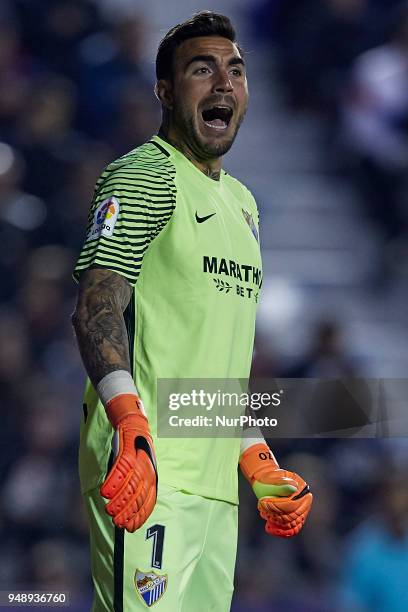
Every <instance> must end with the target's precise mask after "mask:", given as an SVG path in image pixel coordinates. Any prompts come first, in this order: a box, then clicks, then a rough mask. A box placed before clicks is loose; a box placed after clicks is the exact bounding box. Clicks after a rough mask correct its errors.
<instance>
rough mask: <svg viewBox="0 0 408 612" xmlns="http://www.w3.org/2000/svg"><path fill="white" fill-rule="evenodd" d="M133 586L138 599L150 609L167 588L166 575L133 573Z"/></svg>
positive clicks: (137, 571) (139, 571) (138, 571)
mask: <svg viewBox="0 0 408 612" xmlns="http://www.w3.org/2000/svg"><path fill="white" fill-rule="evenodd" d="M135 586H136V590H137V592H138V593H139V596H140V598H141V599H142V600H143V602H144V603H145V604H146V606H147V607H148V608H150V607H151V606H152V605H153V604H155V603H156V602H157V601H159V599H160V598H161V597H162V595H163V594H164V592H165V590H166V587H167V574H163V575H160V574H156V572H153V571H151V572H147V573H145V572H142V571H141V570H139V569H137V570H136V572H135Z"/></svg>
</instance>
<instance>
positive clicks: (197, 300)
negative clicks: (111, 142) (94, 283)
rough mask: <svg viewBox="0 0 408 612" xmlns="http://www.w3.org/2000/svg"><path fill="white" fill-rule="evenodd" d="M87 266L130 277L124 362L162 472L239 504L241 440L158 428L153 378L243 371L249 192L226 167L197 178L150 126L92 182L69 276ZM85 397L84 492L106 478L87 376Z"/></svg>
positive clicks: (257, 262)
mask: <svg viewBox="0 0 408 612" xmlns="http://www.w3.org/2000/svg"><path fill="white" fill-rule="evenodd" d="M106 211H108V212H107V213H106ZM104 215H105V216H104ZM95 265H96V266H101V267H105V268H108V269H110V270H114V271H116V272H118V273H119V274H122V275H123V276H125V277H126V278H127V279H128V280H129V282H131V283H132V285H134V304H135V307H134V309H133V312H132V320H131V321H130V325H129V329H130V330H131V332H130V342H131V347H130V348H131V354H132V355H133V364H132V365H133V372H134V380H135V384H136V387H137V389H138V391H139V394H140V396H141V399H142V401H143V404H144V406H145V409H146V412H147V415H148V419H149V423H150V426H151V430H152V435H153V438H154V444H155V449H156V454H157V462H158V473H159V480H160V482H163V483H166V484H167V485H171V486H174V487H176V488H177V489H179V490H183V491H187V492H189V493H193V494H196V495H201V496H204V497H209V498H214V499H219V500H224V501H227V502H231V503H234V504H236V503H238V494H237V489H238V486H237V465H238V458H239V448H240V440H239V439H238V438H235V439H234V438H233V439H231V438H230V439H228V438H221V437H217V438H201V439H194V438H179V439H175V438H164V437H158V436H157V379H160V378H167V379H169V378H170V379H180V378H184V379H185V378H192V379H204V378H207V379H208V378H218V379H247V378H248V376H249V372H250V366H251V359H252V349H253V339H254V329H255V314H256V307H257V301H258V296H259V291H260V286H261V284H262V271H261V258H260V249H259V240H258V212H257V208H256V203H255V200H254V198H253V196H252V195H251V193H250V192H249V190H248V189H247V188H246V187H244V186H243V185H242V184H241V183H240V182H239V181H237V180H236V179H234V178H232V177H231V176H229V175H228V174H227V173H226V172H224V171H222V173H221V178H220V180H219V181H214V180H213V179H211V178H209V177H207V176H205V175H204V174H203V173H202V172H201V171H200V170H199V169H198V168H196V167H195V166H194V165H193V164H192V163H191V162H190V161H189V160H188V159H187V158H186V157H185V156H184V155H183V154H182V153H180V152H179V151H178V150H176V149H175V148H173V147H172V146H171V145H169V144H168V143H167V142H165V141H164V140H162V139H161V138H159V137H157V136H154V137H153V138H152V140H151V141H149V142H148V143H146V144H144V145H142V146H141V147H138V148H137V149H135V150H134V151H131V152H130V153H129V154H127V155H125V156H123V157H122V158H120V159H119V160H117V161H115V162H113V163H112V164H110V165H109V166H108V167H107V168H106V170H105V171H104V172H103V173H102V175H101V178H100V179H99V181H98V183H97V186H96V191H95V196H94V200H93V203H92V207H91V211H90V215H89V223H88V228H87V239H86V240H85V242H84V246H83V249H82V252H81V254H80V257H79V260H78V263H77V266H76V268H75V271H74V277H75V278H76V279H78V277H79V274H80V272H81V271H82V270H84V269H86V268H88V267H89V266H95ZM84 403H86V405H87V414H88V418H87V420H86V422H85V421H84V422H83V423H82V426H81V445H80V476H81V483H82V490H83V491H89V490H90V489H93V488H95V487H97V486H98V485H99V484H100V483H101V482H102V481H103V479H104V477H105V474H106V469H107V462H108V457H109V453H110V444H111V438H112V428H111V426H110V424H109V422H108V420H107V418H106V416H105V412H104V408H103V406H102V405H101V403H100V402H99V401H98V397H97V395H96V393H95V391H94V389H93V388H92V385H91V384H90V382H89V381H88V382H87V386H86V390H85V397H84Z"/></svg>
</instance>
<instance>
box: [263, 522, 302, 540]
mask: <svg viewBox="0 0 408 612" xmlns="http://www.w3.org/2000/svg"><path fill="white" fill-rule="evenodd" d="M302 526H303V525H297V526H296V527H293V528H291V529H282V528H280V527H277V526H276V525H273V524H271V523H266V524H265V531H266V533H268V534H269V535H274V536H278V537H280V538H291V537H293V536H295V535H297V534H298V533H299V532H300V530H301V529H302Z"/></svg>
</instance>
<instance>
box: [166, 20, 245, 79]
mask: <svg viewBox="0 0 408 612" xmlns="http://www.w3.org/2000/svg"><path fill="white" fill-rule="evenodd" d="M198 36H222V37H223V38H228V40H230V41H231V42H233V43H234V42H235V40H236V32H235V29H234V26H233V25H232V23H231V21H230V20H229V19H228V17H225V15H220V14H219V13H214V12H213V11H201V12H200V13H196V14H195V15H193V16H192V17H191V19H188V20H187V21H184V22H183V23H178V24H177V25H176V26H174V28H171V30H169V31H168V32H167V34H166V36H165V37H164V38H163V40H162V41H161V42H160V44H159V48H158V50H157V56H156V77H157V79H171V77H172V76H173V59H174V53H175V51H176V49H177V47H178V46H179V45H180V44H181V43H182V42H184V41H185V40H188V39H189V38H196V37H198ZM237 46H238V45H237ZM238 49H239V51H240V53H241V54H242V50H241V48H240V47H239V46H238Z"/></svg>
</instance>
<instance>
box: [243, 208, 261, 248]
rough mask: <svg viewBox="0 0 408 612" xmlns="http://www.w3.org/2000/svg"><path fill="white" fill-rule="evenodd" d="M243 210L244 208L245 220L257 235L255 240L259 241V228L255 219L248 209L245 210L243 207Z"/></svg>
mask: <svg viewBox="0 0 408 612" xmlns="http://www.w3.org/2000/svg"><path fill="white" fill-rule="evenodd" d="M241 210H242V214H243V215H244V219H245V221H246V222H247V223H248V225H249V229H250V230H251V232H252V233H253V235H254V236H255V240H256V241H257V242H259V236H258V230H257V229H256V225H255V222H254V219H253V217H252V215H251V213H249V212H248V211H247V210H244V209H243V208H242V209H241Z"/></svg>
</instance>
